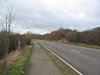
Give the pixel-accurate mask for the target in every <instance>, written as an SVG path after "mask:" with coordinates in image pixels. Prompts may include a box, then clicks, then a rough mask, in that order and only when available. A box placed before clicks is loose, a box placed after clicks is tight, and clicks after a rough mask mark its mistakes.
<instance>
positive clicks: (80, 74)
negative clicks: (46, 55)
mask: <svg viewBox="0 0 100 75" xmlns="http://www.w3.org/2000/svg"><path fill="white" fill-rule="evenodd" d="M45 48H46V49H48V50H49V51H50V52H51V53H52V54H54V55H55V56H56V57H57V58H58V59H60V60H61V61H62V62H64V63H65V64H66V65H68V66H69V67H70V68H71V69H73V70H74V71H75V72H76V73H78V74H79V75H83V74H82V73H81V72H80V71H78V70H77V69H76V68H74V67H73V66H72V65H70V64H69V63H67V62H66V61H65V60H64V59H62V58H61V57H60V56H58V55H57V54H55V53H54V52H53V51H51V50H50V49H49V48H47V47H45Z"/></svg>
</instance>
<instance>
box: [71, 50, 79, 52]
mask: <svg viewBox="0 0 100 75" xmlns="http://www.w3.org/2000/svg"><path fill="white" fill-rule="evenodd" d="M72 51H73V52H76V53H80V52H79V51H76V50H72Z"/></svg>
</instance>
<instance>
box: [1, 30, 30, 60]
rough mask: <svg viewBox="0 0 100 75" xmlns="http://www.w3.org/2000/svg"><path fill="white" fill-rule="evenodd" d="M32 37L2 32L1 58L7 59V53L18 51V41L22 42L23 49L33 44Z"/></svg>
mask: <svg viewBox="0 0 100 75" xmlns="http://www.w3.org/2000/svg"><path fill="white" fill-rule="evenodd" d="M31 39H32V36H30V35H29V34H23V35H21V34H18V33H10V35H9V33H8V32H6V31H1V32H0V58H3V57H5V55H6V53H8V54H9V53H10V52H12V51H15V50H17V49H18V41H21V48H23V47H24V46H26V45H29V44H30V43H31Z"/></svg>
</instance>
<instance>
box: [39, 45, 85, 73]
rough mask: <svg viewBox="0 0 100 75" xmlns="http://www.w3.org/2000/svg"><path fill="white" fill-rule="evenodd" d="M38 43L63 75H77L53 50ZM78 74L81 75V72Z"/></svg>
mask: <svg viewBox="0 0 100 75" xmlns="http://www.w3.org/2000/svg"><path fill="white" fill-rule="evenodd" d="M39 44H40V46H41V47H42V48H43V50H44V51H45V52H46V53H47V55H48V56H49V57H50V58H51V60H52V62H53V63H54V64H55V65H56V66H57V67H58V68H59V69H60V71H61V72H62V73H63V74H64V75H77V74H78V73H76V72H75V71H73V70H72V68H70V67H69V65H68V64H67V65H66V64H65V62H64V61H62V60H61V59H60V58H58V57H57V56H56V55H55V54H54V53H53V52H51V51H50V50H49V49H48V48H47V47H45V46H43V45H42V44H41V43H39ZM79 75H83V74H79Z"/></svg>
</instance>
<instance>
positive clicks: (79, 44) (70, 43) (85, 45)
mask: <svg viewBox="0 0 100 75" xmlns="http://www.w3.org/2000/svg"><path fill="white" fill-rule="evenodd" d="M58 43H62V44H69V45H74V46H80V47H87V48H94V49H100V46H94V45H88V44H82V43H74V42H58Z"/></svg>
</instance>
